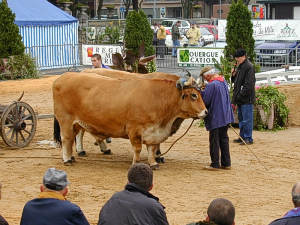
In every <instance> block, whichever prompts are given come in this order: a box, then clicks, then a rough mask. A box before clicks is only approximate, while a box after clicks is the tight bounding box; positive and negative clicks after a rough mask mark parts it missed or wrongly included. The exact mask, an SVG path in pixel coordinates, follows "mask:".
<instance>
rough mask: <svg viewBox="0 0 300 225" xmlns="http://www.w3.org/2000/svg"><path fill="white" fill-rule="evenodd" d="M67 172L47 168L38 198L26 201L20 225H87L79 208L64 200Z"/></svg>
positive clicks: (66, 191)
mask: <svg viewBox="0 0 300 225" xmlns="http://www.w3.org/2000/svg"><path fill="white" fill-rule="evenodd" d="M68 184H69V182H68V180H67V174H66V173H65V172H64V171H62V170H57V169H55V168H49V169H48V170H47V171H46V173H45V175H44V178H43V185H42V186H41V193H40V195H39V198H36V199H33V200H31V201H29V202H27V203H26V205H25V206H24V209H23V213H22V218H21V223H20V225H54V224H55V225H89V222H88V221H87V220H86V218H85V216H84V214H83V212H82V211H81V209H80V208H79V207H78V206H77V205H75V204H73V203H71V202H69V201H67V200H66V198H65V197H66V195H67V193H68V188H67V185H68Z"/></svg>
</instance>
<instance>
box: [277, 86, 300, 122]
mask: <svg viewBox="0 0 300 225" xmlns="http://www.w3.org/2000/svg"><path fill="white" fill-rule="evenodd" d="M278 89H279V91H281V92H282V93H284V94H285V95H286V96H287V101H286V104H287V106H288V108H289V109H290V114H289V121H288V122H289V126H300V113H299V108H300V84H291V85H280V86H278Z"/></svg>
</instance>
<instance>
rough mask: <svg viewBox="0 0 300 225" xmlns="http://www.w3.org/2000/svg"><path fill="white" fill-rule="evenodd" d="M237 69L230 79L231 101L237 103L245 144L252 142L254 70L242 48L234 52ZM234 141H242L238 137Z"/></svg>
mask: <svg viewBox="0 0 300 225" xmlns="http://www.w3.org/2000/svg"><path fill="white" fill-rule="evenodd" d="M234 57H235V60H236V62H237V64H236V67H237V69H236V70H235V69H233V71H232V77H231V80H232V82H233V83H234V89H233V96H232V103H233V104H235V105H237V109H238V119H239V127H240V136H241V138H243V140H244V141H245V143H246V144H253V138H252V130H253V105H254V102H255V81H256V80H255V70H254V66H253V65H252V63H251V62H250V61H249V60H248V59H247V57H246V51H245V50H244V49H238V50H236V52H235V54H234ZM233 142H235V143H240V144H241V145H243V144H244V142H243V141H242V140H241V139H240V138H238V139H236V140H234V141H233Z"/></svg>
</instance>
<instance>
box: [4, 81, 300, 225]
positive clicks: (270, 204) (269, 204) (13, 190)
mask: <svg viewBox="0 0 300 225" xmlns="http://www.w3.org/2000/svg"><path fill="white" fill-rule="evenodd" d="M57 77H58V76H49V77H45V78H41V79H37V80H23V81H5V82H0V103H1V104H9V103H10V102H12V101H13V100H15V99H17V98H18V96H19V95H20V93H21V91H23V90H24V91H25V95H24V97H23V101H25V102H27V103H29V104H30V105H31V106H32V107H33V108H34V110H35V111H36V112H38V113H39V114H52V113H53V109H52V93H51V85H52V82H53V81H54V80H55V79H56V78H57ZM289 88H290V87H289ZM297 90H299V88H298V89H297ZM298 99H299V96H298V97H295V101H298ZM295 101H294V102H295ZM294 102H291V105H292V106H293V108H292V109H291V114H292V117H293V116H298V117H299V114H298V109H299V104H300V103H299V104H297V105H295V103H294ZM293 118H294V117H293ZM292 121H296V122H294V125H297V120H293V119H292ZM190 122H191V121H190V120H186V121H185V122H184V123H183V125H182V127H181V128H180V129H179V131H178V132H177V134H176V135H174V136H173V137H171V138H169V139H168V140H167V141H166V142H165V143H164V144H162V151H165V150H166V149H167V148H168V147H169V146H170V145H171V143H172V142H173V141H174V140H175V139H176V138H178V137H179V136H180V135H181V134H183V133H184V131H185V130H186V128H187V127H188V126H189V124H190ZM52 124H53V121H52V119H44V120H39V121H38V125H37V132H36V135H35V137H34V139H33V141H32V142H31V144H30V145H29V146H28V147H26V148H23V149H10V148H8V147H7V146H6V145H5V144H4V142H3V141H2V139H1V138H0V181H1V182H2V184H3V188H2V199H1V200H0V214H1V215H2V216H3V217H5V218H6V219H7V220H8V222H9V224H12V225H14V224H19V222H20V217H21V213H22V209H23V206H24V204H25V203H26V202H27V201H28V200H31V199H32V198H35V197H37V195H38V193H39V186H40V184H41V182H42V176H43V174H44V172H45V170H46V169H47V168H49V167H56V168H59V169H63V170H66V171H67V173H68V176H69V180H70V182H71V185H70V193H69V195H68V199H69V200H70V201H72V202H74V203H76V204H78V205H79V206H80V207H81V208H82V210H83V212H84V213H85V215H86V216H87V218H88V220H89V222H90V223H91V224H97V221H98V215H99V211H100V209H101V207H102V206H103V204H104V203H105V202H106V201H107V200H108V199H109V198H110V197H111V195H112V194H113V193H115V192H117V191H120V190H122V189H123V188H124V185H125V184H126V175H127V169H128V168H129V167H130V165H131V161H132V155H133V154H132V151H131V149H130V145H129V141H128V140H123V139H113V141H112V144H111V146H110V147H111V149H112V151H113V154H112V155H103V154H101V153H100V151H99V149H98V147H97V146H95V145H94V144H93V142H94V141H93V138H92V137H91V136H90V135H88V134H87V135H86V136H85V143H84V144H85V149H86V150H87V152H88V157H85V158H79V157H76V160H77V162H76V163H75V164H74V165H73V166H70V167H65V166H64V165H63V163H62V160H61V151H60V149H59V148H54V147H52V146H50V145H48V144H39V141H44V140H48V141H51V140H52V133H53V129H52ZM298 125H299V124H298ZM229 136H230V139H231V140H232V139H234V138H236V134H235V133H234V132H233V130H229ZM299 137H300V128H299V127H295V126H294V127H290V128H289V129H287V130H282V131H278V132H258V131H254V141H255V144H254V145H252V146H251V151H250V150H248V149H247V148H246V147H245V146H240V145H238V144H234V143H232V142H231V143H230V150H231V157H232V170H230V171H224V170H220V171H207V170H203V167H204V166H205V165H207V164H208V163H209V162H210V157H209V151H208V132H207V131H206V130H205V129H204V128H199V127H198V126H197V125H196V124H195V125H193V127H192V128H191V130H190V131H189V132H188V134H187V135H186V136H185V137H184V138H183V139H181V140H180V141H178V142H177V143H176V144H175V146H174V147H173V149H172V150H171V151H170V152H169V153H168V154H167V155H166V157H165V160H166V162H165V163H164V164H162V165H161V166H160V169H159V170H156V171H154V188H153V190H152V193H153V194H154V195H156V196H158V197H159V198H160V201H161V203H162V204H163V205H164V206H165V207H166V213H167V217H168V220H169V223H170V224H172V225H184V224H187V223H189V222H194V221H198V220H202V219H204V218H205V217H206V209H207V207H208V205H209V203H210V202H211V201H212V200H213V199H214V198H218V197H223V198H227V199H229V200H231V201H232V202H233V204H234V205H235V207H236V224H237V225H240V224H243V225H254V224H255V225H265V224H269V223H270V222H271V221H272V220H274V219H276V218H278V217H281V216H282V215H283V214H284V213H285V212H286V211H288V210H289V209H291V208H292V207H293V205H292V201H291V194H290V192H291V188H292V185H293V184H294V183H295V182H296V181H300V177H299V162H300V141H299ZM253 153H255V155H256V156H257V157H258V158H259V159H260V161H261V162H259V161H258V160H257V159H256V157H255V155H254V154H253ZM142 160H143V161H144V162H146V161H147V151H146V149H145V148H144V149H143V151H142ZM263 165H264V166H265V167H266V168H267V170H265V169H264V167H263Z"/></svg>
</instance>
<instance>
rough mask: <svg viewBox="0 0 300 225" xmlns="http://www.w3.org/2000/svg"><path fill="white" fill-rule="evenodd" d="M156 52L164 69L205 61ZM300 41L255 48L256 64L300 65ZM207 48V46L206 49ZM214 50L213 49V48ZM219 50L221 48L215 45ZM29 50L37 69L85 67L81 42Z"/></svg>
mask: <svg viewBox="0 0 300 225" xmlns="http://www.w3.org/2000/svg"><path fill="white" fill-rule="evenodd" d="M154 47H155V51H156V60H155V62H156V66H157V68H161V69H184V68H188V69H191V70H193V69H194V70H199V68H201V67H203V64H195V65H188V64H181V63H179V60H178V57H179V56H177V57H173V56H172V49H175V50H176V53H177V49H178V48H182V47H167V46H154ZM201 48H203V49H205V47H201ZM299 48H300V44H299V45H297V46H296V47H295V48H285V49H275V48H274V49H255V51H256V54H257V56H256V61H255V62H256V63H257V64H258V65H260V66H261V71H269V70H274V69H280V68H281V67H282V66H283V65H290V66H297V65H300V49H299ZM206 49H207V48H206ZM210 49H214V48H210ZM216 49H220V48H216ZM25 52H26V53H28V54H30V55H31V56H32V57H33V58H34V59H35V60H36V65H37V68H38V70H43V69H54V68H68V69H73V70H77V67H78V66H82V55H83V54H82V47H81V45H74V44H66V45H48V46H32V47H27V48H26V50H25Z"/></svg>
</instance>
